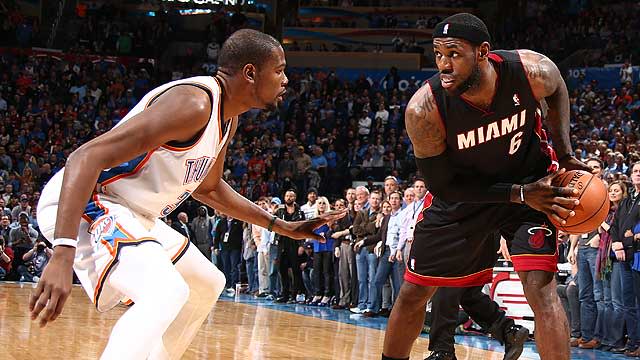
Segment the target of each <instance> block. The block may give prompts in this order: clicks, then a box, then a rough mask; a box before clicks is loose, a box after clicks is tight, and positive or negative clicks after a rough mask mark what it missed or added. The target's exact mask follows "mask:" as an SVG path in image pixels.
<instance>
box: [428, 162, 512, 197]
mask: <svg viewBox="0 0 640 360" xmlns="http://www.w3.org/2000/svg"><path fill="white" fill-rule="evenodd" d="M416 165H417V166H418V170H420V173H422V176H424V179H425V181H426V183H427V188H428V189H429V191H430V192H432V193H433V194H434V195H435V196H437V197H439V198H441V199H442V200H445V201H452V202H468V203H508V202H511V187H512V185H513V184H509V183H493V184H488V183H482V182H481V181H479V179H477V178H472V177H469V176H468V175H464V174H461V173H458V172H456V169H455V166H453V163H452V161H451V160H450V159H449V156H448V155H447V151H445V152H444V153H443V154H441V155H438V156H434V157H428V158H424V159H421V158H416Z"/></svg>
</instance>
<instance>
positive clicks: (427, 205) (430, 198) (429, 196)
mask: <svg viewBox="0 0 640 360" xmlns="http://www.w3.org/2000/svg"><path fill="white" fill-rule="evenodd" d="M432 204H433V194H431V193H430V192H428V191H427V194H426V195H425V196H424V201H423V202H422V209H421V210H420V214H418V218H417V219H416V224H417V223H419V222H420V221H422V220H423V219H424V211H425V210H428V209H429V208H430V207H431V205H432Z"/></svg>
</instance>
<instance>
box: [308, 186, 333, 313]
mask: <svg viewBox="0 0 640 360" xmlns="http://www.w3.org/2000/svg"><path fill="white" fill-rule="evenodd" d="M315 208H316V212H315V214H314V216H313V217H318V216H320V215H322V214H324V213H325V212H327V211H329V209H330V208H329V200H327V198H326V197H324V196H321V197H319V198H318V199H317V200H316V204H315ZM314 232H315V233H316V234H319V235H322V236H323V237H324V238H325V242H320V241H318V240H312V243H313V271H314V277H313V282H314V290H315V294H314V297H313V300H312V301H311V304H312V305H318V306H328V305H329V300H331V295H332V291H331V287H332V286H331V283H332V282H333V261H332V260H333V238H332V237H331V229H330V228H329V225H327V224H324V225H322V226H321V227H319V228H317V229H316V230H314Z"/></svg>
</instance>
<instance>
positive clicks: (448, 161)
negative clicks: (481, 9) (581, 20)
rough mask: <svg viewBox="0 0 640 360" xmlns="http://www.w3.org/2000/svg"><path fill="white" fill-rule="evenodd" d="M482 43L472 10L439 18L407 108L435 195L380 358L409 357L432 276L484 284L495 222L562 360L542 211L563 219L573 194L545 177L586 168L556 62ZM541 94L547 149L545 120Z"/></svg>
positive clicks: (551, 245)
mask: <svg viewBox="0 0 640 360" xmlns="http://www.w3.org/2000/svg"><path fill="white" fill-rule="evenodd" d="M489 41H490V37H489V33H488V31H487V27H486V25H485V24H484V23H483V22H482V20H480V19H478V18H477V17H475V16H473V15H471V14H456V15H453V16H451V17H449V18H447V19H445V20H444V21H443V22H441V23H439V24H438V25H437V26H436V28H435V29H434V32H433V48H434V52H435V60H436V64H437V66H438V70H440V72H439V73H438V74H436V75H435V76H433V77H432V78H431V79H429V81H428V83H427V84H425V85H424V86H423V87H422V88H420V89H419V90H418V91H417V92H416V93H415V95H414V96H413V98H412V99H411V101H410V102H409V104H408V106H407V111H406V117H405V119H406V127H407V132H408V134H409V136H410V138H411V141H412V143H413V148H414V153H415V155H416V163H417V165H418V169H419V170H420V172H421V173H422V175H423V176H424V177H425V179H426V182H427V187H428V188H429V190H430V193H431V194H433V195H434V197H433V199H432V201H429V202H427V201H425V203H424V206H423V210H422V213H421V214H420V216H419V217H418V220H417V223H416V226H415V233H414V240H413V244H412V248H411V252H410V255H409V258H408V259H407V262H406V263H407V271H406V273H405V280H406V281H405V282H404V284H403V285H402V288H401V290H400V293H399V297H398V299H397V302H396V304H395V305H394V307H393V311H392V313H391V317H390V318H389V324H388V328H387V331H386V334H385V341H384V349H383V356H382V358H383V359H408V356H409V353H410V352H411V346H412V344H413V342H414V340H415V339H416V337H417V336H418V335H419V333H420V329H421V326H422V322H423V319H424V308H425V304H426V303H427V301H428V300H429V298H430V297H431V296H432V295H433V293H434V292H435V290H436V289H437V287H438V286H446V287H471V286H478V285H483V284H486V283H489V282H491V279H492V267H493V264H494V259H495V253H496V250H497V248H496V246H497V244H496V242H495V241H494V238H493V236H494V233H495V232H498V233H500V234H501V235H502V236H503V237H504V238H506V239H507V240H508V241H509V243H510V247H511V253H512V261H513V265H514V268H515V270H516V271H517V272H518V274H519V276H520V279H521V281H522V284H523V287H524V292H525V295H526V298H527V301H528V303H529V305H530V306H531V308H532V310H533V312H534V314H535V325H536V329H535V337H536V343H537V349H538V352H539V354H540V357H541V358H542V359H544V360H549V359H563V360H565V359H569V329H568V326H567V320H566V318H565V315H564V312H563V310H562V306H561V304H560V301H559V299H558V297H557V295H556V289H555V287H556V284H555V280H554V273H555V271H556V269H557V265H556V262H557V259H556V256H557V254H556V229H555V228H554V227H553V225H552V224H551V223H550V222H549V220H548V218H547V216H550V217H552V218H554V219H556V220H558V221H559V222H562V221H563V220H562V219H566V218H568V217H569V216H574V215H575V213H574V212H573V211H572V210H571V208H573V207H574V206H575V205H576V204H578V203H579V201H578V199H577V198H576V197H577V194H576V193H577V191H576V192H574V190H572V189H569V188H562V187H554V186H551V180H552V179H553V177H554V176H557V175H558V174H560V173H562V172H564V169H566V170H575V169H580V170H586V171H590V169H589V168H588V167H587V166H586V165H585V164H583V163H581V162H580V161H578V160H577V159H575V158H574V157H573V156H572V155H571V145H570V140H569V97H568V93H567V88H566V85H565V83H564V81H563V79H562V76H561V74H560V71H559V70H558V68H557V67H556V65H555V64H554V63H553V62H552V61H551V60H549V59H548V58H547V57H545V56H544V55H541V54H538V53H535V52H533V51H528V50H517V51H494V52H491V51H490V44H489ZM542 103H546V104H548V116H547V125H548V127H549V129H550V131H551V135H552V138H553V145H554V146H553V148H552V147H551V146H549V145H548V144H547V137H546V134H545V132H544V130H543V129H542V123H541V121H542V118H541V110H540V106H541V104H542ZM556 154H557V155H558V157H556ZM558 158H559V161H558ZM558 169H561V170H558Z"/></svg>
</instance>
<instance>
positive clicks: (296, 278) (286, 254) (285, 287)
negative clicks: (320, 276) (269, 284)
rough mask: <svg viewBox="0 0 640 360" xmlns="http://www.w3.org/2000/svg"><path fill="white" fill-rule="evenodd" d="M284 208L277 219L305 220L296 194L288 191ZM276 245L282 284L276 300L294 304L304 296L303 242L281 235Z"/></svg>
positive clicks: (279, 211) (276, 237) (277, 215)
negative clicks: (301, 249) (297, 297)
mask: <svg viewBox="0 0 640 360" xmlns="http://www.w3.org/2000/svg"><path fill="white" fill-rule="evenodd" d="M284 203H285V206H284V207H280V208H279V209H278V210H277V211H276V214H275V215H276V217H278V218H280V219H283V220H285V221H302V220H304V219H305V215H304V212H302V210H301V209H300V207H299V206H298V204H296V193H295V191H293V190H287V192H285V194H284ZM275 243H276V245H277V246H278V261H279V264H280V275H281V276H280V280H281V282H282V294H281V295H280V297H279V298H277V299H276V302H279V303H286V302H289V303H294V302H296V300H297V299H296V296H297V295H298V294H300V295H302V294H304V291H303V284H302V273H301V272H300V264H298V249H299V248H300V247H301V242H300V241H298V240H296V239H292V238H289V237H286V236H283V235H280V234H276V236H275ZM289 269H291V274H292V276H293V288H292V286H291V280H290V279H289Z"/></svg>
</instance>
